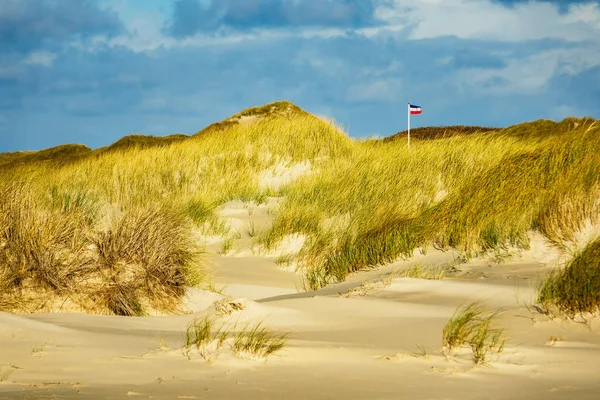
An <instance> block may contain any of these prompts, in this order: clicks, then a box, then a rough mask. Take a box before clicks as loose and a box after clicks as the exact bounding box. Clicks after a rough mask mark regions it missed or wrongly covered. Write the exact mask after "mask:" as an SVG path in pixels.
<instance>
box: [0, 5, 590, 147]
mask: <svg viewBox="0 0 600 400" xmlns="http://www.w3.org/2000/svg"><path fill="white" fill-rule="evenodd" d="M284 99H285V100H290V101H292V102H294V103H296V104H298V105H299V106H300V107H302V108H304V109H305V110H307V111H309V112H312V113H314V114H317V115H321V116H327V117H333V118H335V119H336V120H337V121H338V122H339V123H340V124H342V125H343V126H344V127H345V129H346V131H347V132H348V133H349V134H350V135H351V136H353V137H364V136H374V135H377V136H386V135H389V134H392V133H395V132H397V131H399V130H403V129H406V104H407V102H411V103H413V104H418V105H420V106H422V107H423V114H422V115H419V116H415V117H413V119H412V125H413V126H423V125H449V124H469V125H473V124H478V125H487V126H508V125H512V124H515V123H519V122H523V121H529V120H535V119H539V118H547V119H554V120H561V119H562V118H564V117H567V116H571V115H574V116H592V117H596V118H600V2H599V1H590V0H580V1H575V0H573V1H569V0H539V1H521V0H0V152H4V151H19V150H37V149H42V148H47V147H51V146H55V145H59V144H64V143H82V144H85V145H87V146H89V147H92V148H96V147H100V146H104V145H107V144H109V143H112V142H114V141H115V140H117V139H119V138H120V137H122V136H125V135H129V134H132V133H144V134H151V135H165V134H173V133H187V134H191V133H194V132H196V131H198V130H200V129H202V128H203V127H205V126H206V125H208V124H210V123H212V122H215V121H217V120H221V119H223V118H226V117H228V116H229V115H231V114H233V113H235V112H238V111H240V110H242V109H244V108H248V107H251V106H254V105H260V104H264V103H268V102H271V101H276V100H284Z"/></svg>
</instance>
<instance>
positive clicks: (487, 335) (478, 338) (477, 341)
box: [442, 302, 505, 364]
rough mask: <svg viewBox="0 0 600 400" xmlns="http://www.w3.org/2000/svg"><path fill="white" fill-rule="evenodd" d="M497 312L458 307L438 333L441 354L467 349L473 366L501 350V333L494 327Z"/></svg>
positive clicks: (472, 305)
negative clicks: (470, 352) (470, 354)
mask: <svg viewBox="0 0 600 400" xmlns="http://www.w3.org/2000/svg"><path fill="white" fill-rule="evenodd" d="M498 315H499V311H491V310H488V309H487V308H485V307H484V306H483V305H481V304H478V303H476V302H475V303H471V304H468V305H466V306H463V307H459V308H458V309H457V310H456V312H455V313H454V315H452V317H451V318H450V319H449V320H448V322H447V323H446V325H444V329H443V332H442V352H443V353H444V354H446V355H450V354H453V353H454V352H456V351H457V350H458V349H460V348H461V347H462V346H463V345H468V346H469V347H471V351H472V357H473V362H474V363H475V364H484V363H485V361H486V359H487V357H488V354H489V353H490V352H496V353H500V352H502V350H503V349H504V343H505V339H504V338H503V334H504V330H503V329H502V328H498V327H496V326H495V320H496V317H497V316H498Z"/></svg>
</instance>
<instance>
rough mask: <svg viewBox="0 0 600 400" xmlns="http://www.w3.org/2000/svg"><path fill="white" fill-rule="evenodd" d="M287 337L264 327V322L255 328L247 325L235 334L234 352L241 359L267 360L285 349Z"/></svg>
mask: <svg viewBox="0 0 600 400" xmlns="http://www.w3.org/2000/svg"><path fill="white" fill-rule="evenodd" d="M287 337H288V335H287V334H285V333H277V332H274V331H272V330H271V329H269V328H267V327H264V326H263V325H262V322H259V323H257V324H255V325H254V326H251V325H250V324H247V325H246V326H245V327H244V329H242V330H240V331H239V332H237V333H236V334H235V336H234V341H233V350H234V352H235V353H236V354H237V355H238V356H239V357H241V358H246V357H249V356H250V357H257V358H265V357H268V356H270V355H271V354H273V353H276V352H278V351H280V350H281V349H283V347H284V346H285V343H286V341H287Z"/></svg>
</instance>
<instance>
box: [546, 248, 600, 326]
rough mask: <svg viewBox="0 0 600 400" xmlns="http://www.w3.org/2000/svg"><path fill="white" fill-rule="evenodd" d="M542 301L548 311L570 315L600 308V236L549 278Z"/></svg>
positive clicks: (596, 310) (573, 315)
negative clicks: (599, 238)
mask: <svg viewBox="0 0 600 400" xmlns="http://www.w3.org/2000/svg"><path fill="white" fill-rule="evenodd" d="M538 302H539V303H540V304H541V305H542V307H543V309H545V310H546V311H547V312H554V311H558V313H559V314H563V315H566V316H568V317H570V318H573V317H575V316H576V315H578V314H584V313H596V312H598V311H599V310H600V240H596V241H594V242H592V243H591V244H589V245H588V246H587V247H586V248H585V249H584V250H583V251H581V252H580V253H579V254H578V255H577V256H575V257H574V258H573V260H572V261H571V262H570V263H569V264H568V265H567V266H566V267H565V268H564V269H562V270H560V271H557V272H554V273H553V274H551V275H550V276H549V277H548V278H546V279H545V280H544V281H543V282H542V284H541V287H540V290H539V296H538Z"/></svg>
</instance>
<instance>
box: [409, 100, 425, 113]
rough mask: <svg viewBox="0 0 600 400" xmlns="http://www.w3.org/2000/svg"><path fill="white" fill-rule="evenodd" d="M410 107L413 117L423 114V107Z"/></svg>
mask: <svg viewBox="0 0 600 400" xmlns="http://www.w3.org/2000/svg"><path fill="white" fill-rule="evenodd" d="M409 107H410V113H411V114H413V115H415V114H421V112H422V110H421V106H415V105H413V104H410V103H409Z"/></svg>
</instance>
